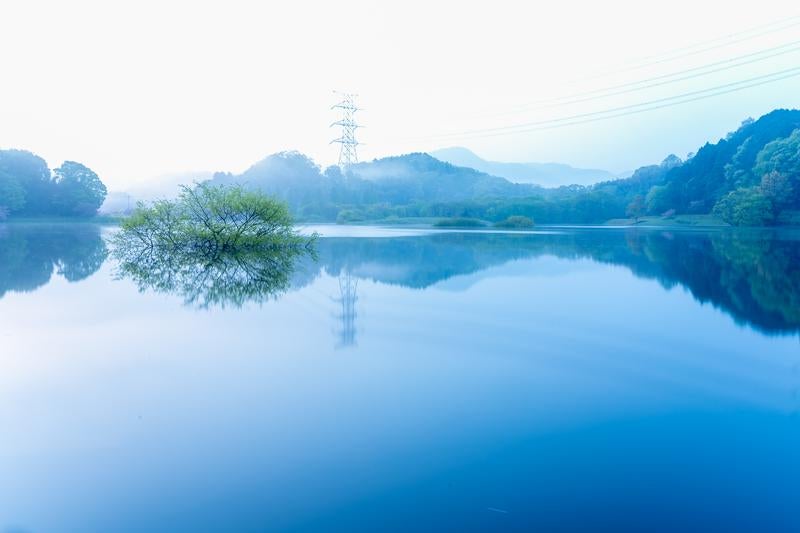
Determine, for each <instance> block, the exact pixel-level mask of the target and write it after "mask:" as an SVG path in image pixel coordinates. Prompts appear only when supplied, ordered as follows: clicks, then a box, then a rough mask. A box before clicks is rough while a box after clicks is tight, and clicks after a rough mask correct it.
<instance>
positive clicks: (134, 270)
mask: <svg viewBox="0 0 800 533" xmlns="http://www.w3.org/2000/svg"><path fill="white" fill-rule="evenodd" d="M303 255H305V251H304V250H301V249H294V248H291V249H282V250H271V251H263V250H259V251H255V250H247V251H241V252H236V253H215V254H206V253H201V252H197V251H180V250H179V251H173V252H171V253H165V252H164V251H161V250H158V249H154V248H141V247H137V248H134V249H128V248H125V247H118V248H116V249H115V250H114V252H113V256H114V258H115V259H116V260H117V261H118V266H117V269H116V274H117V277H118V278H119V279H130V280H132V281H133V282H134V283H135V284H136V286H137V287H138V288H139V290H140V291H141V292H145V291H148V290H152V291H154V292H158V293H167V294H177V295H179V296H180V297H181V298H183V301H184V303H185V304H186V305H189V306H193V307H198V308H202V309H206V308H209V307H212V306H218V307H223V308H224V307H226V306H233V307H241V306H242V305H244V304H245V303H247V302H255V303H262V302H264V301H267V300H269V299H273V298H276V297H277V296H279V295H281V294H283V293H284V292H286V291H287V290H289V288H290V287H291V286H292V274H293V273H294V271H295V268H296V262H297V260H298V258H299V257H301V256H303Z"/></svg>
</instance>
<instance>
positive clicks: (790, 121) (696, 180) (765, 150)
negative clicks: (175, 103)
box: [212, 110, 800, 226]
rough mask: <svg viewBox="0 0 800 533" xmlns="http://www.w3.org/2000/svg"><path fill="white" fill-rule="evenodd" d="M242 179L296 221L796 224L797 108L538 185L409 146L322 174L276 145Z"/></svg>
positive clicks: (799, 200) (799, 206)
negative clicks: (581, 176)
mask: <svg viewBox="0 0 800 533" xmlns="http://www.w3.org/2000/svg"><path fill="white" fill-rule="evenodd" d="M212 180H213V181H214V182H216V183H242V184H244V185H246V186H248V187H254V188H258V189H261V190H263V191H265V192H268V193H270V194H273V195H277V196H278V197H280V198H282V199H284V200H285V201H287V202H288V203H289V205H290V208H291V209H292V211H293V213H294V214H295V215H296V216H298V217H299V218H301V219H303V220H308V221H314V220H321V221H333V220H338V221H340V222H355V221H364V220H381V219H385V218H387V217H466V218H479V219H484V220H489V221H501V220H505V219H507V218H508V217H511V216H520V215H521V216H526V217H529V218H531V219H533V220H535V221H536V222H537V223H602V222H605V221H608V220H610V219H618V218H633V219H638V218H640V217H642V216H644V215H657V216H664V217H671V216H674V215H680V214H714V215H716V216H717V217H719V218H721V219H722V220H724V221H725V222H728V223H730V224H734V225H746V226H765V225H775V224H798V223H800V111H797V110H776V111H773V112H771V113H769V114H767V115H765V116H763V117H761V118H760V119H758V120H752V119H748V120H746V121H744V122H743V123H742V125H741V127H740V128H739V129H737V130H736V131H734V132H731V133H729V134H728V135H727V136H726V137H725V138H724V139H720V140H719V141H718V142H717V143H715V144H711V143H707V144H706V145H705V146H703V147H701V148H700V149H699V150H698V151H697V153H696V154H689V155H688V156H687V157H686V159H685V160H683V159H681V158H679V157H677V156H675V155H669V156H667V157H666V158H665V159H664V161H662V162H661V163H660V164H657V165H651V166H646V167H642V168H639V169H638V170H637V171H636V172H634V174H633V175H632V176H631V177H629V178H626V179H619V180H613V181H606V182H602V183H598V184H596V185H591V186H580V185H572V186H563V187H558V188H543V187H539V186H536V185H528V184H518V183H512V182H510V181H508V180H506V179H504V178H499V177H496V176H491V175H489V174H486V173H483V172H479V171H477V170H474V169H471V168H465V167H457V166H454V165H451V164H449V163H445V162H442V161H439V160H438V159H435V158H434V157H432V156H430V155H428V154H423V153H414V154H408V155H403V156H396V157H388V158H383V159H377V160H374V161H371V162H367V163H359V164H357V165H353V166H351V167H349V168H348V169H346V170H345V171H342V170H341V169H340V168H339V167H336V166H332V167H328V168H327V169H325V170H324V171H323V170H322V169H321V168H320V167H318V166H317V165H316V164H315V163H314V162H313V161H312V160H311V159H309V158H308V157H306V156H304V155H303V154H300V153H298V152H282V153H278V154H274V155H272V156H269V157H267V158H266V159H264V160H262V161H260V162H259V163H256V164H255V165H253V166H252V167H250V168H249V169H248V170H247V171H245V172H244V173H243V174H240V175H233V174H229V173H217V174H215V175H214V177H213V178H212Z"/></svg>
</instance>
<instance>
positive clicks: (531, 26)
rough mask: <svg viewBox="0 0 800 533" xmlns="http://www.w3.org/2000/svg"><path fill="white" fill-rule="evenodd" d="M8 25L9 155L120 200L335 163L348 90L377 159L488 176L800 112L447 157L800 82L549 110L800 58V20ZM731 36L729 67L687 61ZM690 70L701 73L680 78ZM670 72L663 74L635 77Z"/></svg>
mask: <svg viewBox="0 0 800 533" xmlns="http://www.w3.org/2000/svg"><path fill="white" fill-rule="evenodd" d="M1 16H2V20H0V54H1V55H0V57H1V58H2V62H1V63H0V65H2V67H0V71H1V72H2V74H3V77H2V82H0V147H2V148H11V147H16V148H24V149H28V150H31V151H34V152H36V153H38V154H40V155H42V156H43V157H45V159H47V160H48V162H49V163H50V166H51V167H55V166H57V165H58V164H60V163H61V161H62V160H64V159H74V160H77V161H81V162H83V163H85V164H86V165H88V166H90V167H92V168H93V169H94V170H96V171H97V172H98V173H99V174H100V175H101V177H102V178H103V179H104V180H105V181H106V182H107V183H108V184H109V185H110V187H111V189H117V190H119V189H123V188H125V187H127V186H129V185H132V184H134V183H136V182H141V181H143V180H148V179H152V178H153V177H154V176H158V175H161V174H166V173H172V172H180V171H187V170H229V171H241V170H243V169H244V168H246V167H247V166H249V165H250V164H251V163H253V162H255V161H256V160H258V159H260V158H262V157H264V156H266V155H268V154H270V153H273V152H276V151H279V150H286V149H297V150H300V151H302V152H304V153H307V154H309V155H311V156H312V157H314V158H315V159H316V160H317V161H318V162H319V163H321V164H323V165H327V164H330V163H333V162H335V160H336V158H337V154H338V152H337V147H336V146H335V145H329V144H328V143H329V141H330V139H332V138H334V137H335V136H336V132H335V131H333V130H332V129H329V128H328V126H329V124H330V123H331V122H333V121H334V120H336V118H337V117H336V115H335V113H334V112H333V111H331V110H330V106H331V105H332V104H333V103H335V96H334V94H333V93H332V90H333V89H340V90H350V91H354V92H357V93H359V95H360V101H359V103H360V105H361V106H362V107H364V108H365V110H364V111H363V112H361V113H360V116H359V119H360V120H361V121H362V122H363V124H364V125H365V126H367V127H366V128H365V129H363V130H360V131H359V136H360V140H361V141H363V142H365V143H367V144H366V145H365V146H363V147H360V155H361V159H371V158H374V157H380V156H384V155H389V154H398V153H404V152H408V151H416V150H431V149H435V148H440V147H445V146H450V145H462V146H466V147H468V148H471V149H473V150H474V151H476V152H477V153H478V154H479V155H481V156H483V157H486V158H490V159H497V160H511V161H513V160H516V161H559V162H565V163H570V164H573V165H579V166H591V167H600V168H606V169H609V170H612V171H622V170H628V169H633V168H635V167H637V166H640V165H643V164H648V163H651V162H657V161H659V160H660V159H662V158H663V157H664V156H665V155H666V154H668V153H669V152H676V153H678V154H679V155H684V154H685V153H686V152H688V151H690V150H694V149H696V148H697V146H698V145H700V144H702V143H704V142H705V141H706V140H715V139H717V138H719V137H720V136H722V135H724V133H725V132H726V131H728V130H731V129H734V128H735V127H736V126H737V125H738V124H739V122H740V121H741V120H742V119H744V118H746V117H747V116H754V117H756V116H759V115H760V114H763V113H765V112H767V111H769V110H771V109H773V108H775V107H800V77H794V78H790V79H786V80H783V81H780V82H777V83H773V84H767V85H762V86H759V87H755V88H750V89H747V90H744V91H740V92H735V93H730V94H726V95H723V96H719V97H715V98H709V99H705V100H700V101H697V102H693V103H688V104H684V105H679V106H674V107H669V108H665V109H660V110H656V111H650V112H646V113H641V114H633V115H628V116H625V117H620V118H615V119H612V120H603V121H596V122H592V123H588V124H582V125H577V126H570V127H563V128H555V129H546V130H539V131H533V132H524V133H517V134H514V135H502V136H485V135H481V136H470V137H466V138H459V137H453V138H450V137H440V135H442V134H448V133H453V132H464V131H472V130H481V129H486V128H494V127H503V126H509V125H515V124H520V123H526V122H532V121H538V120H547V119H551V118H560V117H564V116H570V115H574V114H580V113H586V112H595V111H601V110H605V109H609V108H612V107H617V106H620V105H630V104H635V103H639V102H643V101H649V100H654V99H658V98H663V97H668V96H674V95H677V94H684V93H686V92H690V91H696V90H700V89H705V88H709V87H715V86H718V85H722V84H725V83H731V82H736V81H740V80H744V79H748V78H752V77H755V76H760V75H765V74H770V73H772V72H776V71H779V70H785V69H788V68H792V67H797V66H800V51H795V52H793V53H784V54H783V55H780V56H776V57H773V58H769V59H767V60H764V61H758V62H754V63H751V64H749V65H744V66H740V67H737V68H729V69H727V70H724V71H721V72H717V73H715V74H713V75H709V76H699V77H696V78H692V79H689V80H684V81H682V82H680V83H671V84H666V85H662V86H658V87H654V88H650V89H648V90H644V91H634V92H629V93H625V94H621V95H617V96H614V97H609V98H595V99H593V100H589V101H586V102H579V103H574V104H570V105H562V106H559V107H552V106H550V107H544V108H543V107H541V102H540V101H541V100H542V99H548V98H552V97H554V96H559V95H561V96H563V95H564V94H572V93H575V92H582V91H587V90H593V89H598V88H603V87H607V86H609V85H615V84H619V83H626V82H632V81H639V80H643V79H647V78H652V77H653V76H659V75H664V74H670V73H673V72H675V71H681V70H686V69H689V68H693V67H697V66H701V65H706V64H708V63H712V62H718V61H723V60H726V59H730V58H735V57H739V56H742V55H745V54H750V53H753V52H759V51H762V50H765V49H768V48H773V47H776V46H779V45H783V44H786V43H791V42H793V41H798V42H800V18H797V17H800V5H798V4H797V2H796V0H794V1H787V0H762V1H760V2H758V3H752V2H747V3H737V2H731V1H730V0H714V1H702V0H693V1H684V0H676V1H671V2H658V3H655V2H643V1H641V0H608V1H605V2H597V1H586V2H578V1H569V0H559V1H558V2H541V3H535V2H521V1H519V0H517V1H505V0H494V1H492V2H487V1H482V2H467V1H464V0H461V1H434V0H425V1H420V0H406V1H404V2H392V3H388V2H377V1H375V0H363V1H362V0H343V1H339V2H322V1H320V2H304V1H291V2H288V1H286V2H256V1H252V2H243V1H238V0H228V1H225V2H221V1H217V2H204V1H201V0H194V1H169V0H159V1H150V0H140V1H137V2H124V3H123V2H110V1H108V0H72V1H70V2H62V1H57V0H50V1H36V0H6V1H5V2H4V3H3V8H2V15H1ZM792 17H795V19H792ZM779 21H783V22H780V23H779ZM792 22H794V23H795V24H794V25H791V23H792ZM773 23H775V24H773ZM767 24H773V25H772V26H769V27H766V28H765V27H764V25H767ZM758 27H762V28H761V29H759V30H757V31H751V32H749V33H741V32H746V31H747V30H751V29H753V28H758ZM733 33H736V34H738V35H737V37H735V38H728V39H727V40H724V39H723V40H721V41H715V42H716V44H717V45H719V46H716V47H715V48H713V49H711V50H705V51H703V50H702V47H700V48H699V50H700V51H699V52H698V51H697V50H698V48H692V49H689V50H684V51H683V52H680V53H677V54H676V53H675V51H676V50H680V49H685V47H687V46H692V45H696V44H698V43H703V42H707V41H710V40H714V39H719V38H723V37H726V36H729V35H730V34H733ZM731 41H735V42H731ZM712 44H714V43H712ZM707 47H708V46H706V48H707ZM782 50H785V49H782ZM687 52H694V53H692V54H691V55H688V56H687V55H686V53H687ZM668 53H672V55H666V56H665V55H664V54H668ZM675 55H683V56H684V57H679V58H678V59H675V60H671V61H663V59H664V58H669V57H673V56H675ZM653 56H657V57H655V59H659V58H660V59H662V61H661V62H659V63H656V64H651V65H649V66H646V67H644V68H638V69H631V68H630V67H631V66H635V65H640V64H641V63H642V62H645V63H647V62H648V61H649V62H652V59H653ZM643 58H644V59H643ZM646 58H651V59H650V60H647V59H646ZM726 65H729V64H726ZM620 69H623V70H622V71H620ZM610 71H616V73H615V74H611V75H609V74H608V72H610ZM604 73H605V75H602V76H598V74H604ZM536 102H540V104H539V107H538V108H537V107H536V106H535V105H534V106H530V105H528V107H527V108H523V109H520V107H521V106H523V107H524V106H525V105H526V104H532V103H533V104H535V103H536Z"/></svg>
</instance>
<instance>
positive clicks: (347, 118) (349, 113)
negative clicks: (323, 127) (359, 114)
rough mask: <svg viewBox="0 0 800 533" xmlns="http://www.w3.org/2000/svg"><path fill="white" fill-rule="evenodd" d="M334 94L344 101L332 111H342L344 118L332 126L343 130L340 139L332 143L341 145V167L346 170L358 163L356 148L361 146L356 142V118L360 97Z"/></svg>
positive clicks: (350, 94)
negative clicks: (357, 99)
mask: <svg viewBox="0 0 800 533" xmlns="http://www.w3.org/2000/svg"><path fill="white" fill-rule="evenodd" d="M334 92H335V93H336V94H338V95H339V96H341V98H342V101H341V102H339V103H338V104H336V105H334V106H333V107H331V109H341V110H342V118H341V120H337V121H336V122H334V123H333V124H331V127H333V126H340V127H341V128H342V134H341V136H340V137H339V138H338V139H334V140H332V141H331V143H339V144H340V145H341V148H340V150H339V167H340V168H342V169H344V168H347V167H349V166H350V165H352V164H354V163H358V154H357V153H356V146H358V145H359V142H358V141H357V140H356V128H358V127H359V126H358V124H356V121H355V118H354V115H355V114H356V111H358V110H359V108H358V107H356V96H358V95H357V94H352V93H340V92H338V91H334Z"/></svg>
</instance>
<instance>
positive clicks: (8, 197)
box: [0, 150, 106, 220]
mask: <svg viewBox="0 0 800 533" xmlns="http://www.w3.org/2000/svg"><path fill="white" fill-rule="evenodd" d="M105 197H106V186H105V185H103V182H102V181H100V178H98V177H97V174H95V173H94V172H93V171H92V170H91V169H89V168H88V167H86V166H84V165H82V164H80V163H76V162H74V161H65V162H64V163H63V164H62V165H61V166H60V167H58V168H57V169H54V170H52V171H51V170H50V169H49V168H48V166H47V163H46V162H45V160H44V159H42V158H41V157H39V156H37V155H35V154H32V153H31V152H26V151H24V150H0V220H2V219H5V218H7V217H15V216H33V217H36V216H68V217H86V216H93V215H95V214H97V210H98V209H99V208H100V206H101V205H102V204H103V200H105Z"/></svg>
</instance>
